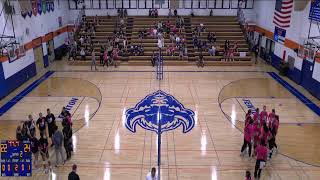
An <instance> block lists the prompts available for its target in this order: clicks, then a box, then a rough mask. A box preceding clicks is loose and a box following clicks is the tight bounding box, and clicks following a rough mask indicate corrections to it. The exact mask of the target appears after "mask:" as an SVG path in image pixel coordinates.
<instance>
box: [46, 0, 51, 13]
mask: <svg viewBox="0 0 320 180" xmlns="http://www.w3.org/2000/svg"><path fill="white" fill-rule="evenodd" d="M50 4H51V3H50V1H49V0H47V3H46V7H47V12H50V11H51V8H50V6H51V5H50Z"/></svg>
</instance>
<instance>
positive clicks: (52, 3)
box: [50, 1, 54, 11]
mask: <svg viewBox="0 0 320 180" xmlns="http://www.w3.org/2000/svg"><path fill="white" fill-rule="evenodd" d="M50 4H51V6H50V9H51V11H54V2H53V1H52V2H51V3H50Z"/></svg>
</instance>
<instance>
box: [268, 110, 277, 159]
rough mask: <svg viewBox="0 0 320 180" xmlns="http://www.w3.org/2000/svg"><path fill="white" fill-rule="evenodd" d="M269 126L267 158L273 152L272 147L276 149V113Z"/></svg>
mask: <svg viewBox="0 0 320 180" xmlns="http://www.w3.org/2000/svg"><path fill="white" fill-rule="evenodd" d="M269 128H270V138H269V150H270V154H269V158H271V157H272V153H273V148H274V147H275V148H276V149H278V146H277V143H276V136H277V133H278V128H279V116H278V115H275V119H274V120H273V121H272V123H270V125H269Z"/></svg>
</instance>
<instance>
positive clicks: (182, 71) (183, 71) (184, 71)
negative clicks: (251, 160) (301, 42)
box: [55, 70, 267, 73]
mask: <svg viewBox="0 0 320 180" xmlns="http://www.w3.org/2000/svg"><path fill="white" fill-rule="evenodd" d="M55 72H94V73H106V72H137V73H139V72H141V73H142V72H154V70H137V71H132V70H110V71H100V70H98V71H91V70H56V71H55ZM163 72H181V73H186V72H246V73H251V72H254V73H257V72H258V73H267V71H259V70H253V71H242V70H239V71H225V70H223V71H219V70H202V71H200V70H181V71H178V70H163Z"/></svg>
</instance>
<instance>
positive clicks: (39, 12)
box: [37, 0, 42, 15]
mask: <svg viewBox="0 0 320 180" xmlns="http://www.w3.org/2000/svg"><path fill="white" fill-rule="evenodd" d="M37 4H38V14H40V15H41V14H42V4H41V0H38V3H37Z"/></svg>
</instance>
